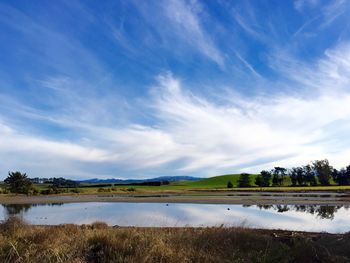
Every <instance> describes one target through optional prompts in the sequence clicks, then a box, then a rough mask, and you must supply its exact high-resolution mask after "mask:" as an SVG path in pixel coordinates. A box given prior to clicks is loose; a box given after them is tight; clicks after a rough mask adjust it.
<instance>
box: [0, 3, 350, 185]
mask: <svg viewBox="0 0 350 263" xmlns="http://www.w3.org/2000/svg"><path fill="white" fill-rule="evenodd" d="M66 4H67V5H69V3H68V2H66ZM81 4H82V6H80V4H79V5H73V6H72V7H71V8H73V9H70V8H68V11H67V12H68V13H69V12H71V10H75V11H77V10H78V11H79V12H78V13H81V16H80V19H77V20H76V21H75V23H73V24H72V23H70V24H69V26H68V25H67V24H64V23H65V21H66V19H68V20H69V21H71V20H70V19H73V20H74V18H75V17H74V16H72V15H71V13H69V15H68V16H67V17H65V19H63V20H62V21H59V22H57V23H56V21H51V20H50V19H49V20H47V16H44V18H42V17H41V16H40V15H38V16H34V15H33V14H37V13H36V9H33V10H34V11H33V10H32V11H31V12H24V11H23V10H22V11H20V10H21V9H20V8H12V7H9V5H6V4H2V5H1V6H2V7H4V8H2V10H6V12H5V11H2V12H1V11H0V26H1V27H3V28H5V30H4V31H3V32H4V33H6V32H10V33H9V34H7V37H8V38H10V39H11V37H12V38H13V39H14V40H13V43H12V45H13V46H15V47H14V50H16V51H18V52H19V53H18V54H19V55H18V56H17V55H16V54H17V53H16V52H8V50H11V48H12V46H11V47H10V46H5V48H7V49H4V50H3V51H4V52H2V53H1V55H0V56H2V57H4V58H7V61H6V63H4V64H2V65H1V66H0V69H1V70H0V77H1V78H0V79H1V80H0V92H1V93H0V158H1V160H2V161H3V163H5V164H6V165H5V166H0V177H1V176H3V175H6V172H7V171H8V170H16V169H20V170H23V171H27V172H28V173H29V174H30V175H33V176H46V175H47V174H50V175H52V176H66V177H72V176H74V177H75V178H84V177H101V176H103V177H112V176H113V177H147V176H154V175H164V174H173V175H175V174H176V175H179V174H181V175H184V174H192V175H200V176H206V175H215V174H219V173H227V172H239V171H249V172H257V171H259V170H260V169H263V168H270V167H271V166H274V165H282V166H287V167H290V166H292V165H302V164H304V163H307V162H309V161H310V160H313V159H318V158H329V159H330V160H331V161H332V163H333V164H335V165H336V166H337V167H339V166H343V165H347V164H348V163H347V162H348V160H347V159H346V156H348V155H349V150H348V149H349V146H350V141H349V139H348V138H347V137H348V136H347V134H348V133H349V132H350V127H349V125H348V123H350V122H349V121H350V119H349V116H350V108H349V105H350V90H349V84H350V78H349V77H348V76H350V55H349V54H350V45H349V43H348V42H347V41H346V35H345V37H344V39H343V38H342V39H338V40H335V41H332V42H331V43H328V42H327V43H325V42H322V43H325V44H323V45H322V44H320V45H318V43H316V42H318V40H319V39H318V38H317V34H316V33H320V34H321V31H322V30H320V29H315V30H314V31H313V32H311V31H312V30H311V29H312V27H313V25H314V23H316V22H317V23H318V24H322V23H321V22H324V23H326V24H327V23H329V24H328V25H327V26H326V27H325V28H327V29H328V27H329V28H332V27H333V26H334V24H336V23H335V21H338V18H341V17H342V14H343V13H342V12H339V10H341V9H342V8H343V7H344V6H343V4H344V2H342V1H339V2H335V3H332V6H333V5H334V6H333V7H331V4H329V5H321V3H316V4H315V5H312V4H307V3H306V2H305V4H304V3H303V4H300V5H301V7H300V8H301V9H300V10H301V12H304V11H303V10H304V8H305V10H306V8H309V9H310V7H312V8H314V9H315V10H321V12H320V14H319V17H317V18H315V20H313V21H311V22H309V24H304V23H301V22H302V21H298V23H293V26H290V25H289V24H288V23H277V22H278V21H284V20H283V19H284V17H283V16H282V14H283V11H281V10H284V9H283V8H285V6H283V5H282V6H278V8H279V9H276V16H273V17H271V16H268V17H266V14H265V13H264V12H265V11H266V10H265V9H264V8H255V4H254V2H250V3H249V2H245V4H243V6H236V5H234V4H232V5H233V7H232V6H231V4H229V3H225V4H224V7H225V8H224V10H222V9H220V10H217V11H218V12H217V13H215V12H213V11H212V10H211V8H212V7H213V6H216V7H217V8H222V5H221V4H220V3H212V6H210V5H209V4H207V3H205V2H199V1H153V2H152V1H151V2H148V3H147V4H146V3H145V2H139V1H138V2H136V1H135V2H133V3H131V4H130V3H124V4H123V5H122V7H123V8H120V10H119V9H118V12H119V13H118V15H115V13H113V10H114V9H113V8H109V6H108V8H109V9H108V12H105V13H104V14H103V16H102V15H101V16H98V15H96V13H94V9H92V8H90V7H88V6H85V5H84V4H83V3H81ZM109 4H111V3H109ZM289 4H291V3H289ZM111 5H112V4H111ZM112 6H113V5H112ZM226 7H227V8H226ZM291 8H293V6H291ZM101 9H103V7H101ZM129 9H131V10H132V12H131V14H132V15H130V13H128V11H127V10H129ZM53 10H60V9H59V8H58V9H55V8H53ZM264 10H265V11H264ZM327 10H328V11H327ZM277 11H278V12H277ZM292 11H293V12H294V13H293V14H298V13H297V12H295V11H294V10H292ZM45 12H46V11H45ZM45 12H43V13H45ZM48 12H54V11H52V10H51V9H49V11H48ZM39 13H40V12H39ZM154 13H156V14H157V15H152V14H154ZM219 14H220V15H219ZM337 14H338V15H337ZM114 15H115V17H114ZM222 15H227V17H226V16H225V19H226V20H227V21H226V24H224V22H223V21H222V20H220V19H221V18H222ZM101 17H102V18H101ZM281 17H283V19H282V20H279V19H280V18H281ZM327 18H329V20H327ZM42 21H45V22H46V23H43V22H42ZM217 21H219V22H217ZM327 21H328V22H327ZM303 22H305V20H303ZM306 23H307V22H306ZM76 24H78V25H76ZM300 24H302V25H303V24H304V26H302V27H300ZM90 28H94V29H97V28H98V29H100V30H95V31H93V30H90ZM298 28H299V30H298ZM0 29H1V28H0ZM336 29H338V28H336ZM92 31H93V34H92V33H91V32H92ZM338 31H339V30H338ZM338 31H337V32H338ZM242 32H244V33H243V34H242ZM293 32H296V33H294V35H293ZM307 32H308V33H309V32H311V33H313V34H314V35H315V39H313V38H312V37H311V35H306V33H307ZM304 33H305V34H304ZM14 36H15V37H14ZM18 39H25V40H26V41H25V46H24V44H22V43H20V42H17V40H18ZM96 39H98V41H95V42H94V40H96ZM247 39H248V40H247ZM307 41H310V42H307ZM304 42H305V43H306V42H307V44H308V45H310V46H311V47H312V48H310V46H309V48H308V49H303V48H300V47H304V46H303V45H302V44H304ZM116 43H118V44H116ZM310 43H311V44H310ZM316 44H317V45H316ZM2 45H4V44H2ZM2 45H0V47H2ZM305 45H306V44H305ZM313 47H315V50H316V49H317V52H313V51H314V50H311V49H313ZM6 50H7V52H6ZM20 51H21V52H20ZM17 60H18V61H20V63H18V64H16V63H14V62H13V61H17ZM12 63H13V64H12ZM4 65H6V66H4ZM161 72H163V73H161ZM164 72H165V73H164ZM155 76H158V77H155ZM154 78H155V79H154ZM237 80H239V81H237ZM208 86H209V87H208Z"/></svg>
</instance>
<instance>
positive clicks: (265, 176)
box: [260, 171, 272, 187]
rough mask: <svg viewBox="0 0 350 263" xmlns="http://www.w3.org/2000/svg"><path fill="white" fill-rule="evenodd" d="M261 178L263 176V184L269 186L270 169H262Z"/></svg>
mask: <svg viewBox="0 0 350 263" xmlns="http://www.w3.org/2000/svg"><path fill="white" fill-rule="evenodd" d="M260 174H261V178H262V186H263V187H267V186H270V184H271V176H272V175H271V173H270V172H268V171H261V172H260Z"/></svg>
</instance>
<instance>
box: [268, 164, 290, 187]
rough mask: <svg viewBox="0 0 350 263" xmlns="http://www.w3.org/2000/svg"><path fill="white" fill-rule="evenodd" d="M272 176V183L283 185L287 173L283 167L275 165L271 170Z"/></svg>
mask: <svg viewBox="0 0 350 263" xmlns="http://www.w3.org/2000/svg"><path fill="white" fill-rule="evenodd" d="M271 173H272V175H273V178H272V184H273V185H283V181H284V177H285V176H286V174H287V169H286V168H283V167H275V168H274V169H273V170H272V171H271Z"/></svg>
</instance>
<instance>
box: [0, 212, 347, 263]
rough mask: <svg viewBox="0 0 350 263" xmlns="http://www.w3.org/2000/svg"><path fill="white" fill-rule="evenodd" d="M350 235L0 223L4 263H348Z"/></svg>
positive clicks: (99, 224)
mask: <svg viewBox="0 0 350 263" xmlns="http://www.w3.org/2000/svg"><path fill="white" fill-rule="evenodd" d="M349 245H350V235H329V234H305V233H304V234H303V233H299V234H297V235H295V234H293V235H292V234H291V233H290V232H281V231H262V230H250V229H244V228H220V227H219V228H113V227H109V226H107V225H106V224H105V223H102V222H97V223H94V224H92V225H83V226H77V225H62V226H30V225H26V224H25V223H23V222H22V221H21V220H19V219H16V218H10V219H9V220H8V221H6V222H5V223H3V224H0V262H2V263H10V262H11V263H12V262H13V263H14V262H19V263H20V262H30V263H32V262H40V263H44V262H75V263H78V262H79V263H84V262H135V263H136V262H137V263H139V262H204V263H205V262H337V263H340V262H349V261H350V251H349V250H348V247H349Z"/></svg>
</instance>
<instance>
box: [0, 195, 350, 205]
mask: <svg viewBox="0 0 350 263" xmlns="http://www.w3.org/2000/svg"><path fill="white" fill-rule="evenodd" d="M74 202H138V203H202V204H241V205H254V204H261V205H273V204H295V205H298V204H301V205H346V204H350V195H349V194H348V193H325V192H319V193H317V192H312V193H300V192H295V193H292V192H288V193H274V192H270V193H269V192H264V193H257V192H253V193H247V192H244V193H243V192H236V193H211V192H207V193H201V194H157V195H154V194H128V195H126V194H124V195H119V194H107V193H105V194H70V195H47V196H44V195H40V196H25V195H0V203H3V204H29V203H37V204H40V203H74Z"/></svg>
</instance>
